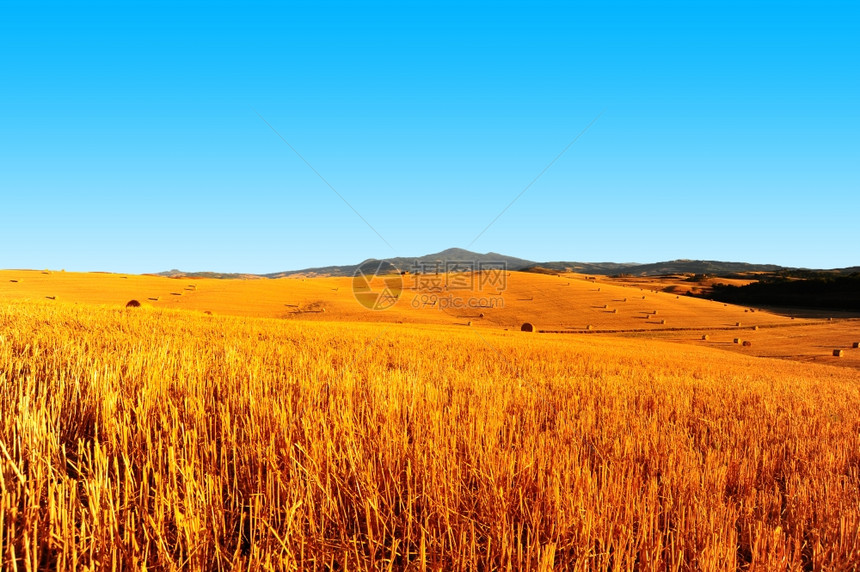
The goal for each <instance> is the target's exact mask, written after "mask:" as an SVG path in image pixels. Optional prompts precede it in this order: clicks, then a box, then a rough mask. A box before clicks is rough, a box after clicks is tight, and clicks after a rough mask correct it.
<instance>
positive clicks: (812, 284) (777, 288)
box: [703, 271, 860, 310]
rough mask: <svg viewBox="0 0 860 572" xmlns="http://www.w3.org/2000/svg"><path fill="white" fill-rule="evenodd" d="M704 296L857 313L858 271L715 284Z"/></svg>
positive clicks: (859, 304)
mask: <svg viewBox="0 0 860 572" xmlns="http://www.w3.org/2000/svg"><path fill="white" fill-rule="evenodd" d="M703 296H704V297H706V298H709V299H711V300H718V301H720V302H727V303H731V304H741V305H759V306H783V307H789V308H827V309H831V310H860V272H854V273H852V274H849V275H842V276H840V275H833V274H828V273H820V272H808V271H807V272H802V273H800V274H798V273H796V272H783V273H779V274H776V275H772V276H765V277H762V279H761V280H759V281H758V282H753V283H751V284H747V285H746V286H731V285H728V284H715V285H714V286H713V287H712V289H711V290H710V291H709V292H707V293H705V294H703Z"/></svg>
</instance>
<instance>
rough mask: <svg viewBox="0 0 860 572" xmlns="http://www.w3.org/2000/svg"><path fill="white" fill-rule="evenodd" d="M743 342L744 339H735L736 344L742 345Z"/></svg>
mask: <svg viewBox="0 0 860 572" xmlns="http://www.w3.org/2000/svg"><path fill="white" fill-rule="evenodd" d="M742 342H743V340H742V339H740V338H735V343H736V344H740V343H742Z"/></svg>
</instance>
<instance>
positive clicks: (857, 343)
mask: <svg viewBox="0 0 860 572" xmlns="http://www.w3.org/2000/svg"><path fill="white" fill-rule="evenodd" d="M851 347H852V348H860V342H854V345H852V346H851Z"/></svg>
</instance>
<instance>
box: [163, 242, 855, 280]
mask: <svg viewBox="0 0 860 572" xmlns="http://www.w3.org/2000/svg"><path fill="white" fill-rule="evenodd" d="M369 262H381V263H383V266H382V268H383V269H385V271H394V270H399V271H401V272H404V271H406V272H431V271H433V269H434V268H436V267H438V268H439V270H440V271H444V269H445V268H446V265H451V264H454V263H473V264H474V265H475V267H477V266H478V265H480V264H481V263H484V264H487V263H491V264H492V263H500V262H501V263H504V264H505V265H506V266H507V269H508V270H522V271H526V272H544V273H545V272H579V273H582V274H601V275H616V274H629V275H631V276H657V275H661V274H712V275H727V274H741V273H748V272H794V271H800V270H802V269H797V268H788V267H785V266H778V265H776V264H748V263H746V262H722V261H719V260H686V259H681V260H670V261H666V262H653V263H649V264H640V263H638V262H564V261H558V262H535V261H532V260H524V259H522V258H515V257H513V256H505V255H503V254H498V253H495V252H488V253H486V254H480V253H478V252H471V251H468V250H464V249H462V248H449V249H448V250H443V251H442V252H437V253H435V254H425V255H423V256H416V257H413V258H410V257H395V258H385V259H383V260H380V261H375V260H374V259H368V260H365V261H363V262H361V263H359V264H351V265H345V266H321V267H318V268H305V269H304V270H287V271H284V272H273V273H271V274H261V275H257V274H222V273H217V272H182V271H181V270H175V269H174V270H169V271H167V272H160V273H159V274H158V275H159V276H168V277H171V278H177V277H189V278H245V279H247V278H284V277H288V276H309V277H310V276H352V275H353V274H355V272H356V270H357V269H358V267H359V266H361V265H363V264H367V263H369ZM857 270H858V267H856V266H855V267H852V268H843V269H833V270H826V271H825V270H816V271H814V272H829V273H834V274H850V273H851V272H852V271H854V272H856V271H857Z"/></svg>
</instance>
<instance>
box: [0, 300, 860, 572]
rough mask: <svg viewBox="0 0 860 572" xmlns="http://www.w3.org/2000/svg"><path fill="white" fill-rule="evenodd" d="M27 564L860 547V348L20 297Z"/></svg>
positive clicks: (17, 548)
mask: <svg viewBox="0 0 860 572" xmlns="http://www.w3.org/2000/svg"><path fill="white" fill-rule="evenodd" d="M0 411H2V420H0V471H2V478H1V479H0V486H2V490H0V495H2V496H0V499H2V502H0V563H2V565H0V568H2V569H3V570H37V569H43V570H104V569H117V570H313V569H318V570H535V571H537V570H643V571H644V570H661V571H662V570H706V571H708V570H736V569H745V570H764V571H771V570H854V569H857V563H858V562H860V413H858V412H860V372H858V371H857V370H855V369H851V368H845V367H833V366H829V365H819V364H806V363H797V362H792V361H785V360H775V359H765V358H757V357H751V356H746V355H740V354H738V353H729V352H725V351H720V350H719V349H714V348H712V347H705V346H702V347H700V346H695V345H683V344H676V343H669V342H665V341H659V340H647V339H630V338H621V337H614V336H593V335H591V336H586V335H553V334H540V335H537V334H528V333H523V332H515V331H504V330H503V329H500V328H499V329H489V328H485V329H479V328H463V327H458V326H457V325H445V324H443V325H433V324H427V325H423V326H420V327H419V326H415V325H409V324H397V323H388V324H386V323H350V322H325V321H295V320H284V319H273V318H259V317H247V316H218V315H214V316H213V315H206V314H204V313H202V312H198V311H192V310H175V309H169V308H160V307H151V306H150V307H146V306H145V307H142V308H133V309H122V308H120V307H115V306H114V307H111V306H105V305H102V306H98V305H93V304H84V303H81V304H75V303H73V302H67V301H63V300H62V299H58V300H17V299H11V298H7V299H3V300H2V301H0Z"/></svg>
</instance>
